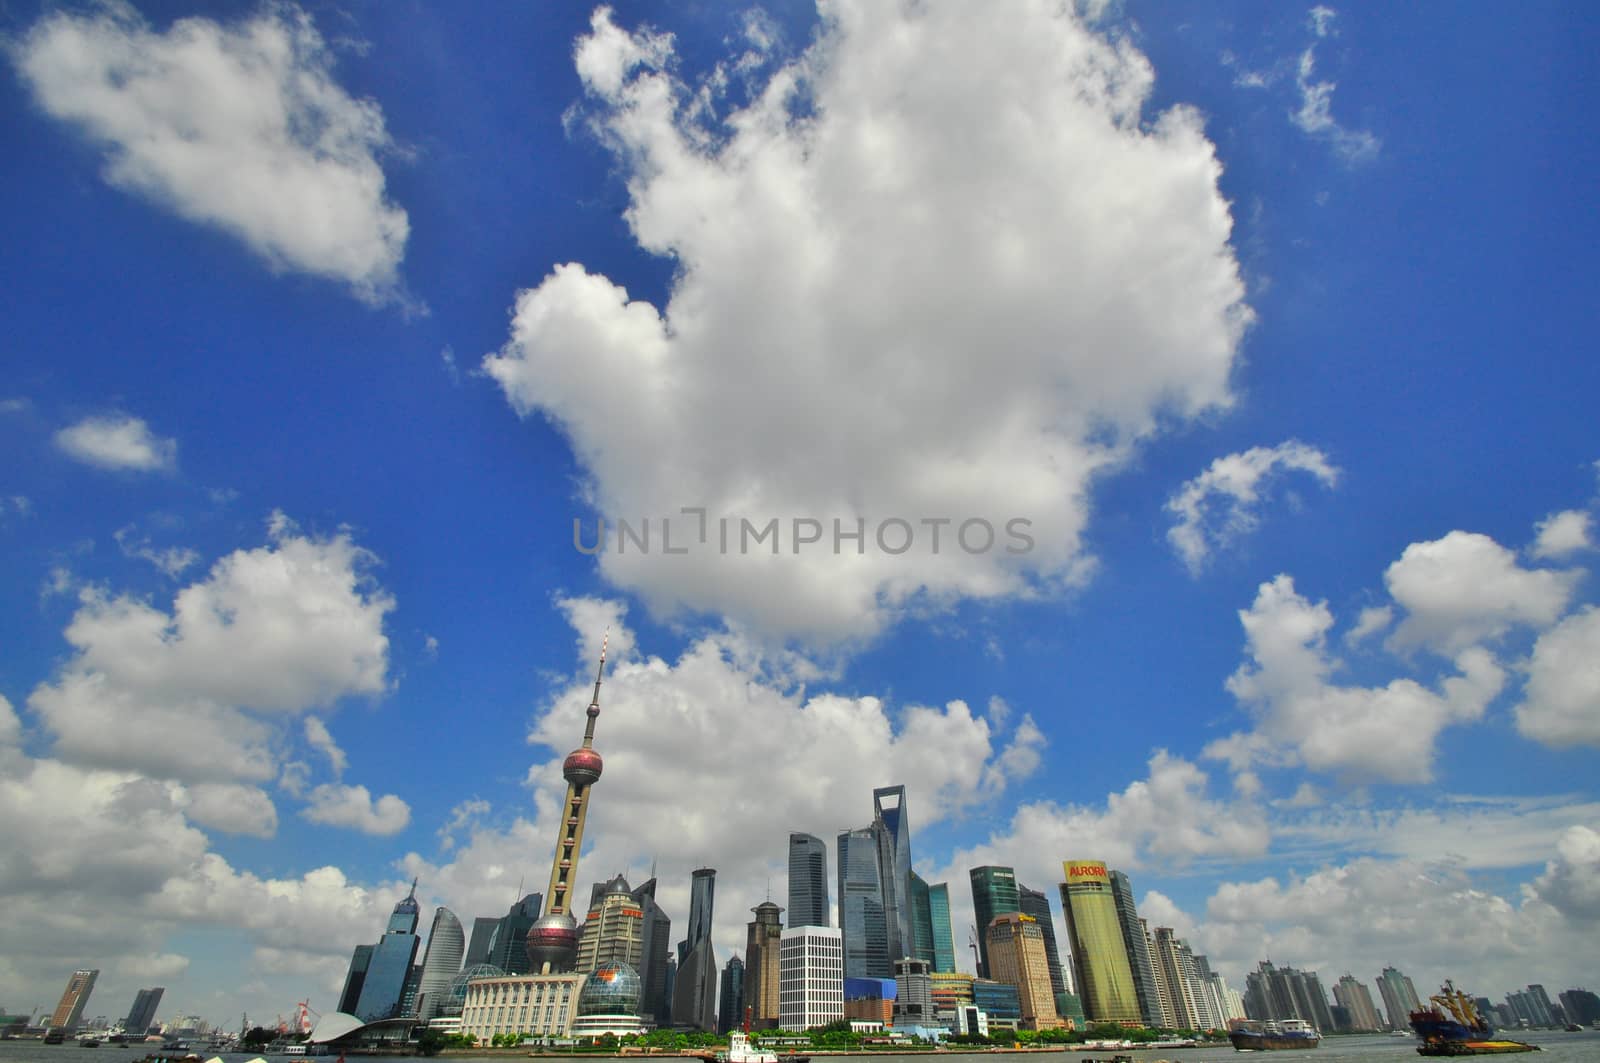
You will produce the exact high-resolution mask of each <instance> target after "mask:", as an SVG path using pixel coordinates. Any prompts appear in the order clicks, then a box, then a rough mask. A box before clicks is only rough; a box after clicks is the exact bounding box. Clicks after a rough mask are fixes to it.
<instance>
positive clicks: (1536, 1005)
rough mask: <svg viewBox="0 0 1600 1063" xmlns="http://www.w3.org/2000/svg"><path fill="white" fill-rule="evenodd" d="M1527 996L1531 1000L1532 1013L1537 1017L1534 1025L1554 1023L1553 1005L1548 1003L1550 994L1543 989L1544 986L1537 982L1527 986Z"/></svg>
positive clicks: (1551, 1024) (1550, 1024)
mask: <svg viewBox="0 0 1600 1063" xmlns="http://www.w3.org/2000/svg"><path fill="white" fill-rule="evenodd" d="M1528 997H1529V998H1530V999H1531V1000H1532V1001H1533V1013H1534V1015H1536V1016H1537V1017H1538V1021H1537V1022H1536V1023H1535V1025H1537V1026H1554V1025H1556V1017H1555V1006H1554V1005H1553V1004H1551V1003H1550V995H1549V994H1548V993H1546V992H1545V991H1544V986H1542V985H1538V984H1537V983H1536V984H1533V985H1530V986H1528Z"/></svg>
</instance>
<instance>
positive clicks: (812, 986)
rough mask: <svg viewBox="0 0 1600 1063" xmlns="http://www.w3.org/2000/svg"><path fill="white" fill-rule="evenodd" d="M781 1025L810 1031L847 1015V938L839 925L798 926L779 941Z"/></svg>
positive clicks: (784, 933)
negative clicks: (845, 1013) (845, 948)
mask: <svg viewBox="0 0 1600 1063" xmlns="http://www.w3.org/2000/svg"><path fill="white" fill-rule="evenodd" d="M778 984H779V991H778V999H779V1001H780V1003H779V1006H778V1007H779V1012H778V1025H779V1027H780V1028H782V1029H785V1030H793V1031H796V1032H798V1031H801V1030H808V1029H810V1028H811V1027H813V1026H826V1025H828V1024H829V1023H830V1022H838V1021H840V1020H841V1019H843V1018H844V937H843V931H842V930H841V929H839V928H838V927H823V926H795V927H790V928H789V929H788V930H785V931H784V932H783V936H782V937H781V938H780V939H779V941H778Z"/></svg>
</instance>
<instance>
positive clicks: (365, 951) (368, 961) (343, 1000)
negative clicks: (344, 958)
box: [339, 945, 373, 1015]
mask: <svg viewBox="0 0 1600 1063" xmlns="http://www.w3.org/2000/svg"><path fill="white" fill-rule="evenodd" d="M372 948H373V947H372V946H371V945H357V946H356V947H355V951H354V952H352V953H351V954H350V967H349V969H348V970H347V971H346V972H345V976H344V990H343V991H342V992H340V994H339V1010H340V1011H342V1012H344V1013H345V1014H346V1015H354V1014H355V1013H356V1004H357V1002H359V1001H360V1000H361V986H362V984H363V983H364V982H366V980H367V968H368V967H370V966H372Z"/></svg>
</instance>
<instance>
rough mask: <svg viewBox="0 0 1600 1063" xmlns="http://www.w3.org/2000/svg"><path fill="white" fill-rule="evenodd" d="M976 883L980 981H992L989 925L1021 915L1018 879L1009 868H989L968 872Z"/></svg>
mask: <svg viewBox="0 0 1600 1063" xmlns="http://www.w3.org/2000/svg"><path fill="white" fill-rule="evenodd" d="M968 875H969V877H970V878H971V879H972V914H973V916H974V917H975V918H976V919H977V923H978V926H977V932H978V977H979V978H988V977H989V924H990V923H992V922H993V921H994V917H995V916H997V915H1005V914H1007V913H1008V912H1020V911H1021V910H1022V906H1021V904H1020V902H1019V901H1018V898H1017V875H1016V872H1015V871H1013V870H1012V869H1011V868H1009V867H1000V866H997V865H985V866H983V867H975V868H973V869H972V870H971V871H970V872H968Z"/></svg>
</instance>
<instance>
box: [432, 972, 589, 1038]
mask: <svg viewBox="0 0 1600 1063" xmlns="http://www.w3.org/2000/svg"><path fill="white" fill-rule="evenodd" d="M587 977H588V976H587V975H582V974H546V975H529V974H522V975H507V976H506V977H504V978H479V979H474V980H472V981H471V982H469V983H468V984H467V993H466V998H465V1000H464V1001H463V1002H462V1006H461V1032H462V1033H465V1034H471V1035H472V1036H474V1037H476V1038H477V1039H478V1041H479V1042H480V1043H483V1042H487V1041H489V1040H490V1039H491V1038H493V1037H497V1036H499V1035H501V1034H516V1035H520V1036H523V1037H536V1038H547V1037H566V1036H567V1035H568V1034H569V1033H570V1032H571V1030H572V1020H573V1019H574V1018H575V1017H576V1013H577V1001H578V994H579V992H580V990H581V988H582V986H583V983H584V981H585V980H586V979H587Z"/></svg>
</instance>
